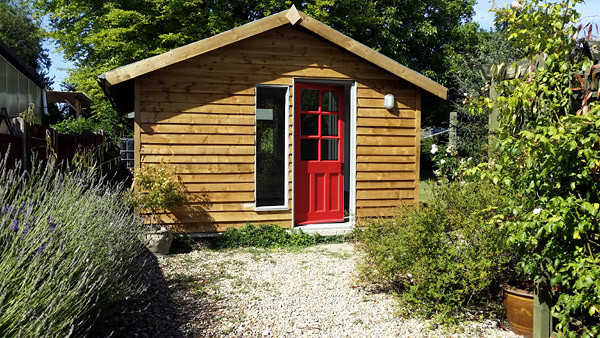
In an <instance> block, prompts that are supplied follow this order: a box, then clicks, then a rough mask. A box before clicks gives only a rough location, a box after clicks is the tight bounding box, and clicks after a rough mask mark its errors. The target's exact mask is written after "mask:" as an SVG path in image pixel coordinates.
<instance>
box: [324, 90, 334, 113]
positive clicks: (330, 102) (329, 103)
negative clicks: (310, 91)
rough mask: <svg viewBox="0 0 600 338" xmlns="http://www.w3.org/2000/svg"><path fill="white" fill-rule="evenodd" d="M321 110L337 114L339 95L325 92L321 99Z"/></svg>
mask: <svg viewBox="0 0 600 338" xmlns="http://www.w3.org/2000/svg"><path fill="white" fill-rule="evenodd" d="M321 108H322V109H321V110H322V111H330V112H337V111H338V94H337V93H336V92H323V98H322V99H321Z"/></svg>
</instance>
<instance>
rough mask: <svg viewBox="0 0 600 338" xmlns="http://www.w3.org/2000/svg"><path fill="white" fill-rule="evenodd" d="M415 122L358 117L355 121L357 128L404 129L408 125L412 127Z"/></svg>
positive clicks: (401, 119)
mask: <svg viewBox="0 0 600 338" xmlns="http://www.w3.org/2000/svg"><path fill="white" fill-rule="evenodd" d="M414 123H415V122H410V120H407V119H405V118H397V117H396V118H379V117H378V118H366V117H359V118H358V121H357V127H373V128H375V127H393V128H404V127H407V126H409V125H411V124H412V125H414Z"/></svg>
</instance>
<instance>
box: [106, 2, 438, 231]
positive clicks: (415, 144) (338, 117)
mask: <svg viewBox="0 0 600 338" xmlns="http://www.w3.org/2000/svg"><path fill="white" fill-rule="evenodd" d="M100 82H101V85H102V86H103V88H104V91H105V93H106V94H107V96H108V97H109V98H110V99H111V101H112V102H113V104H114V105H115V106H116V107H118V109H119V110H121V111H122V112H135V127H134V129H135V131H134V134H135V135H134V140H135V167H136V168H139V167H140V166H148V165H156V164H158V163H161V162H163V163H168V165H170V166H171V168H172V169H173V170H174V171H175V172H176V173H177V175H178V176H179V177H180V178H181V180H182V182H184V185H185V188H186V190H187V192H189V194H190V204H189V205H187V206H185V207H182V208H180V209H177V210H174V211H173V212H170V213H165V214H162V215H160V220H161V221H162V222H164V223H165V224H168V225H170V226H171V227H173V228H175V229H177V230H180V231H187V232H215V231H224V230H226V229H228V228H230V227H238V226H243V225H245V224H247V223H254V224H278V225H280V226H282V227H285V228H290V227H305V228H307V227H310V226H312V225H313V224H321V225H322V226H324V227H326V226H328V225H331V226H334V227H335V226H342V227H343V226H349V227H351V226H352V225H353V222H354V219H355V217H389V216H393V214H394V209H395V208H396V207H397V206H398V205H400V204H415V203H417V199H418V185H419V135H420V121H421V94H422V92H423V91H427V92H430V93H432V94H434V95H436V96H439V97H441V98H444V99H445V98H446V92H447V90H446V88H444V87H443V86H441V85H440V84H438V83H436V82H434V81H432V80H430V79H429V78H427V77H425V76H423V75H421V74H419V73H417V72H415V71H413V70H410V69H408V68H407V67H405V66H403V65H401V64H399V63H397V62H395V61H394V60H392V59H390V58H388V57H386V56H384V55H382V54H379V53H378V52H376V51H374V50H372V49H370V48H368V47H366V46H365V45H363V44H361V43H359V42H357V41H355V40H353V39H351V38H349V37H347V36H345V35H343V34H342V33H340V32H338V31H336V30H334V29H332V28H331V27H328V26H327V25H325V24H323V23H321V22H319V21H317V20H315V19H313V18H311V17H309V16H307V15H305V14H304V13H302V12H299V11H297V10H296V8H295V7H293V6H292V7H291V8H290V9H288V10H286V11H283V12H280V13H277V14H274V15H271V16H269V17H266V18H263V19H261V20H257V21H254V22H251V23H249V24H246V25H243V26H240V27H237V28H234V29H232V30H229V31H227V32H224V33H221V34H218V35H215V36H213V37H210V38H207V39H204V40H201V41H198V42H194V43H191V44H189V45H186V46H183V47H180V48H177V49H174V50H172V51H169V52H167V53H164V54H161V55H157V56H154V57H151V58H148V59H145V60H142V61H139V62H136V63H133V64H130V65H126V66H123V67H120V68H117V69H114V70H112V71H109V72H107V73H105V74H102V75H101V76H100ZM386 106H387V107H388V108H386Z"/></svg>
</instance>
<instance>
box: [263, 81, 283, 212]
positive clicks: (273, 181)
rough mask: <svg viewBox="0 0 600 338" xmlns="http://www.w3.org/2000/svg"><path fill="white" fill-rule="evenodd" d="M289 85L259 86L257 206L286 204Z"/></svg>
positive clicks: (265, 206) (280, 205) (281, 205)
mask: <svg viewBox="0 0 600 338" xmlns="http://www.w3.org/2000/svg"><path fill="white" fill-rule="evenodd" d="M287 92H288V88H287V87H269V86H260V87H256V149H255V151H256V152H255V153H256V181H255V191H256V207H257V208H261V207H262V208H268V207H284V206H286V204H287V203H286V202H287V201H286V199H287V197H286V195H287V194H286V192H287V182H286V181H287V161H286V160H287V155H286V153H287V152H286V149H287V142H286V138H287V132H288V127H287V116H286V114H287V113H286V112H287V109H286V106H287Z"/></svg>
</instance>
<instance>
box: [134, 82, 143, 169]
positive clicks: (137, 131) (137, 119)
mask: <svg viewBox="0 0 600 338" xmlns="http://www.w3.org/2000/svg"><path fill="white" fill-rule="evenodd" d="M140 87H141V84H140V81H137V80H136V81H134V83H133V95H134V98H133V111H134V117H133V163H134V164H133V167H134V170H135V169H140V168H141V165H142V162H141V157H140V149H141V142H142V137H141V127H140V126H141V123H142V117H143V113H142V112H141V110H140V97H141V95H140V93H141V88H140Z"/></svg>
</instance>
